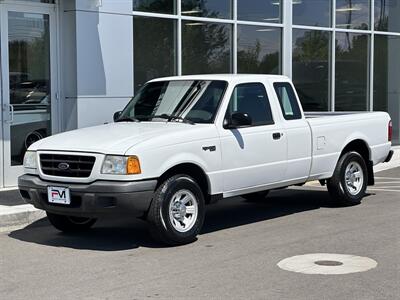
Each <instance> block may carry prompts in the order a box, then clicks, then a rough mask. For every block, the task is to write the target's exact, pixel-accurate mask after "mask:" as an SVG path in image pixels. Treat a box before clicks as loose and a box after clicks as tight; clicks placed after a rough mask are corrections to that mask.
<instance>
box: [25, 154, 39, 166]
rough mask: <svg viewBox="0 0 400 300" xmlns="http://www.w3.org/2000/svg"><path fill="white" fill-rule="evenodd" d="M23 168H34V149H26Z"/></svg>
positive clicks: (35, 164)
mask: <svg viewBox="0 0 400 300" xmlns="http://www.w3.org/2000/svg"><path fill="white" fill-rule="evenodd" d="M24 168H27V169H36V168H37V163H36V152H35V151H26V152H25V156H24Z"/></svg>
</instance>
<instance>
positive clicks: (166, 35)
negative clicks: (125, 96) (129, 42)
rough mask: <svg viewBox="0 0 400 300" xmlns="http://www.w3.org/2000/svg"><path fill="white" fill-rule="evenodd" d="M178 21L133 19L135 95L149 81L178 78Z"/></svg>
mask: <svg viewBox="0 0 400 300" xmlns="http://www.w3.org/2000/svg"><path fill="white" fill-rule="evenodd" d="M175 28H176V21H175V20H169V19H160V18H146V17H134V18H133V35H134V80H135V91H137V89H138V88H140V87H141V86H142V85H143V84H144V83H145V82H146V81H148V80H150V79H153V78H156V77H163V76H170V75H175V74H176V63H175V61H176V59H175V58H176V51H175V48H176V46H175V45H176V40H175V37H176V29H175Z"/></svg>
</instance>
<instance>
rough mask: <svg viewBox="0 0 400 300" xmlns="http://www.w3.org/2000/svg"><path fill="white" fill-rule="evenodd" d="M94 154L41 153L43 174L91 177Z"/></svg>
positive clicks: (94, 159)
mask: <svg viewBox="0 0 400 300" xmlns="http://www.w3.org/2000/svg"><path fill="white" fill-rule="evenodd" d="M95 161H96V158H95V157H94V156H83V155H64V154H40V167H41V169H42V172H43V174H46V175H51V176H60V177H89V176H90V174H91V173H92V169H93V166H94V162H95Z"/></svg>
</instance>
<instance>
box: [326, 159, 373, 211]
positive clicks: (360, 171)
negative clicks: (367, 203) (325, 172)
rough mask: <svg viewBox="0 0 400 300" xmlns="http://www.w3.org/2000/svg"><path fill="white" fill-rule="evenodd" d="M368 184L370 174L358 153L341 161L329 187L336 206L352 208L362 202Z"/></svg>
mask: <svg viewBox="0 0 400 300" xmlns="http://www.w3.org/2000/svg"><path fill="white" fill-rule="evenodd" d="M367 182H368V172H367V166H366V163H365V161H364V159H363V157H362V156H361V155H360V154H358V153H357V152H348V153H346V154H344V155H343V156H342V157H341V158H340V159H339V162H338V164H337V166H336V168H335V171H334V173H333V176H332V178H330V179H329V180H328V181H327V187H328V191H329V194H330V195H331V199H332V202H333V203H334V204H336V205H341V206H351V205H356V204H359V203H360V202H361V199H362V198H363V197H364V195H365V191H366V189H367Z"/></svg>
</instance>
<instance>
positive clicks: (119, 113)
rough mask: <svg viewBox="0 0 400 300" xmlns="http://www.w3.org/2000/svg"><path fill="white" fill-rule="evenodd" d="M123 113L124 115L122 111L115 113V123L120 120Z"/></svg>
mask: <svg viewBox="0 0 400 300" xmlns="http://www.w3.org/2000/svg"><path fill="white" fill-rule="evenodd" d="M121 113H122V111H116V112H115V113H114V116H113V120H114V122H115V121H117V120H118V118H119V117H120V116H121Z"/></svg>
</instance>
